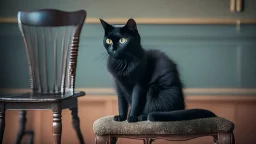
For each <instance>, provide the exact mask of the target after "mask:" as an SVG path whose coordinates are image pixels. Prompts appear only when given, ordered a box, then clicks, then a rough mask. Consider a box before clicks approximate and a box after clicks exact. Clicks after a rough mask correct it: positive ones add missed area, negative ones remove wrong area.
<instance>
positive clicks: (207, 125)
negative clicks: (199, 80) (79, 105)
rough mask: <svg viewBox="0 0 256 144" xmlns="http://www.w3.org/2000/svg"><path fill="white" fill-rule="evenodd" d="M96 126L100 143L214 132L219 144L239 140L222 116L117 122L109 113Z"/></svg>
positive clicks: (183, 138) (149, 140)
mask: <svg viewBox="0 0 256 144" xmlns="http://www.w3.org/2000/svg"><path fill="white" fill-rule="evenodd" d="M93 130H94V133H95V135H96V138H95V140H96V144H115V143H116V141H117V139H118V138H130V139H140V140H143V141H144V144H152V143H153V142H154V140H156V139H165V140H169V141H186V140H190V139H194V138H198V137H203V136H212V137H213V141H214V143H217V144H235V139H234V135H233V130H234V124H233V123H232V122H230V121H228V120H226V119H224V118H221V117H216V118H203V119H195V120H187V121H170V122H150V121H142V122H136V123H128V122H127V121H122V122H116V121H114V120H113V116H105V117H102V118H100V119H98V120H96V121H95V122H94V124H93Z"/></svg>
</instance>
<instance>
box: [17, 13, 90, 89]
mask: <svg viewBox="0 0 256 144" xmlns="http://www.w3.org/2000/svg"><path fill="white" fill-rule="evenodd" d="M85 19H86V11H85V10H79V11H73V12H67V11H61V10H56V9H41V10H38V11H32V12H24V11H19V12H18V25H19V29H20V31H21V34H22V37H23V40H24V44H25V49H26V54H27V58H28V64H29V71H30V85H31V88H32V90H33V92H38V93H41V94H64V93H71V94H72V93H74V88H75V76H76V65H77V56H78V44H79V37H80V33H81V30H82V27H83V24H84V21H85Z"/></svg>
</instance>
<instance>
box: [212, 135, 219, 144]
mask: <svg viewBox="0 0 256 144" xmlns="http://www.w3.org/2000/svg"><path fill="white" fill-rule="evenodd" d="M217 143H218V135H214V136H213V144H217Z"/></svg>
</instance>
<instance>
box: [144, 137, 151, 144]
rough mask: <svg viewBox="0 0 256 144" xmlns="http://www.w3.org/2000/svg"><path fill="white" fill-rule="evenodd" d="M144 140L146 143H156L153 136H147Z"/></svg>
mask: <svg viewBox="0 0 256 144" xmlns="http://www.w3.org/2000/svg"><path fill="white" fill-rule="evenodd" d="M143 142H144V144H152V143H154V140H153V139H151V138H146V139H144V140H143Z"/></svg>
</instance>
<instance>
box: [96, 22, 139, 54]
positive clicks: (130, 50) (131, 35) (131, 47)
mask: <svg viewBox="0 0 256 144" xmlns="http://www.w3.org/2000/svg"><path fill="white" fill-rule="evenodd" d="M100 22H101V24H102V26H103V28H104V30H105V35H104V39H103V45H104V47H105V48H106V50H107V52H108V54H109V55H110V56H111V57H113V58H114V59H126V58H127V57H129V55H134V54H136V52H137V49H138V48H139V47H140V35H139V33H138V30H137V26H136V22H135V21H134V20H133V19H129V20H128V21H127V22H126V24H125V25H122V26H120V25H110V24H108V23H107V22H105V21H104V20H102V19H100Z"/></svg>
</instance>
